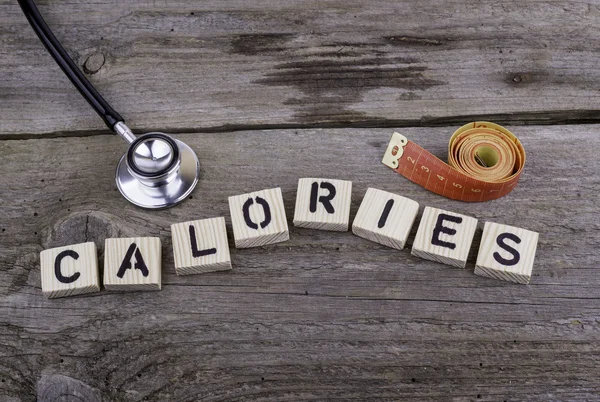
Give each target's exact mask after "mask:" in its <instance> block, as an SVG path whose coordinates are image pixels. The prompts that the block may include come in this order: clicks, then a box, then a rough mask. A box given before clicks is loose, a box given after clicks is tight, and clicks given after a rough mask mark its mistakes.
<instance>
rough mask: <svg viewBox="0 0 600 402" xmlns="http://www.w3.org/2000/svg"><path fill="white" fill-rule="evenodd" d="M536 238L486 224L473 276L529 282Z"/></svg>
mask: <svg viewBox="0 0 600 402" xmlns="http://www.w3.org/2000/svg"><path fill="white" fill-rule="evenodd" d="M538 237H539V234H538V233H536V232H532V231H530V230H525V229H521V228H517V227H514V226H508V225H500V224H498V223H493V222H486V223H485V226H484V228H483V236H482V238H481V244H480V245H479V254H478V255H477V263H476V264H475V274H476V275H481V276H487V277H489V278H494V279H501V280H503V281H510V282H517V283H523V284H527V283H529V280H530V279H531V271H532V269H533V260H534V258H535V250H536V249H537V243H538Z"/></svg>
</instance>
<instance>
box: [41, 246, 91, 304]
mask: <svg viewBox="0 0 600 402" xmlns="http://www.w3.org/2000/svg"><path fill="white" fill-rule="evenodd" d="M40 272H41V276H42V294H43V295H44V296H46V297H48V298H50V299H54V298H57V297H67V296H74V295H80V294H84V293H93V292H99V291H100V278H99V277H98V254H97V252H96V244H94V243H93V242H89V243H81V244H74V245H72V246H66V247H57V248H51V249H48V250H44V251H42V252H41V253H40Z"/></svg>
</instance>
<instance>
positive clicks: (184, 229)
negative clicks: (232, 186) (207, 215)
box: [171, 217, 231, 275]
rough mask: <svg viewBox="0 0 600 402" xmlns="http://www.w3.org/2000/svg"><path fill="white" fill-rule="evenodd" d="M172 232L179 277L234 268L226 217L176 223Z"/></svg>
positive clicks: (176, 270)
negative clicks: (228, 240)
mask: <svg viewBox="0 0 600 402" xmlns="http://www.w3.org/2000/svg"><path fill="white" fill-rule="evenodd" d="M171 233H172V235H173V256H174V258H175V272H177V275H191V274H201V273H204V272H213V271H225V270H228V269H231V257H230V256H229V244H228V242H227V229H226V228H225V218H223V217H219V218H211V219H201V220H197V221H191V222H183V223H175V224H173V225H171Z"/></svg>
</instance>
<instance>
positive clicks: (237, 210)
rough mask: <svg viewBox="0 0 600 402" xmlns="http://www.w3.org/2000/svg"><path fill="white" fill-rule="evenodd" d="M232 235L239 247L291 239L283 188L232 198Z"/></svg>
mask: <svg viewBox="0 0 600 402" xmlns="http://www.w3.org/2000/svg"><path fill="white" fill-rule="evenodd" d="M229 211H230V213H231V225H232V226H233V237H234V238H235V246H236V247H237V248H248V247H258V246H264V245H266V244H273V243H280V242H282V241H286V240H289V238H290V233H289V231H288V224H287V218H286V216H285V208H284V206H283V197H282V195H281V188H272V189H268V190H262V191H256V192H254V193H248V194H242V195H236V196H233V197H229Z"/></svg>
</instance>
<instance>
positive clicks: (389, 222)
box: [352, 188, 419, 250]
mask: <svg viewBox="0 0 600 402" xmlns="http://www.w3.org/2000/svg"><path fill="white" fill-rule="evenodd" d="M418 212H419V203H418V202H416V201H413V200H411V199H409V198H406V197H401V196H399V195H396V194H392V193H388V192H387V191H382V190H377V189H375V188H369V189H368V190H367V193H366V194H365V197H364V198H363V200H362V202H361V204H360V208H358V212H357V214H356V218H354V222H353V223H352V232H353V233H354V234H355V235H357V236H360V237H363V238H365V239H367V240H371V241H374V242H375V243H379V244H383V245H384V246H388V247H392V248H396V249H398V250H402V249H403V248H404V244H405V243H406V239H407V238H408V234H409V233H410V229H411V228H412V225H413V223H414V222H415V218H416V217H417V213H418Z"/></svg>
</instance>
